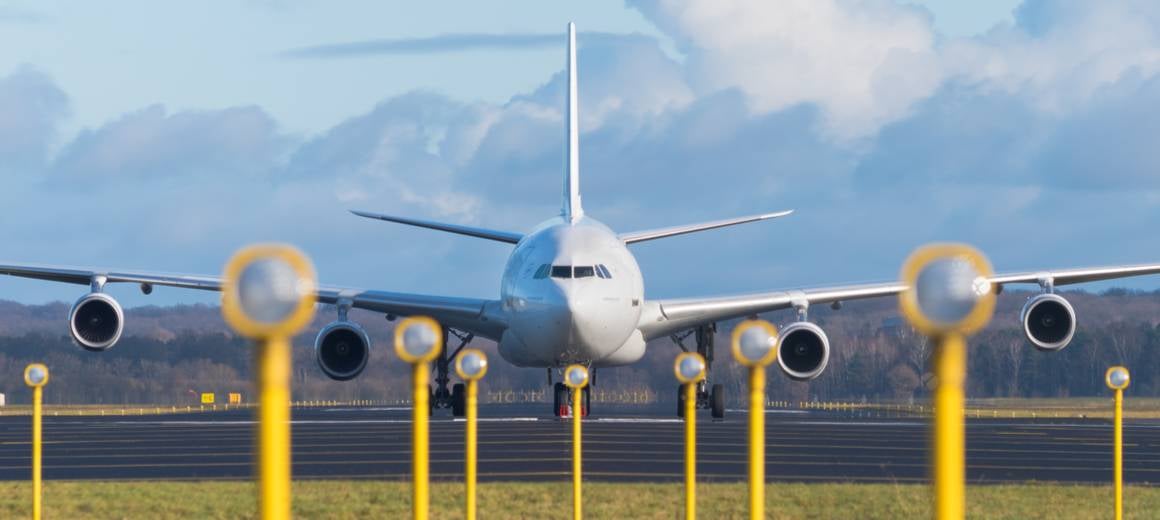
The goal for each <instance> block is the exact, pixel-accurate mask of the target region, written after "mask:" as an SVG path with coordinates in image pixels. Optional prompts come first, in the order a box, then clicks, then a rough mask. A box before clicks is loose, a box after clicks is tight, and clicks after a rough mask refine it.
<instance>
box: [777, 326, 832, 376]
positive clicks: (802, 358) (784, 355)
mask: <svg viewBox="0 0 1160 520" xmlns="http://www.w3.org/2000/svg"><path fill="white" fill-rule="evenodd" d="M829 362H830V339H829V338H827V337H826V333H825V331H823V330H822V328H821V327H819V326H817V325H814V324H813V323H810V322H808V321H799V322H796V323H791V324H789V325H788V326H787V327H785V328H783V329H782V330H781V339H780V340H779V341H778V343H777V364H778V366H780V367H781V371H782V372H785V375H787V376H789V378H790V379H793V380H795V381H809V380H811V379H814V378H816V377H818V376H819V375H821V374H822V371H824V370H825V369H826V364H828V363H829Z"/></svg>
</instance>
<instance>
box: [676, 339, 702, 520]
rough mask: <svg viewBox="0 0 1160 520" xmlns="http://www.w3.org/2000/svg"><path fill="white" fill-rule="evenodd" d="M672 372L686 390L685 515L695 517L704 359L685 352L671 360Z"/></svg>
mask: <svg viewBox="0 0 1160 520" xmlns="http://www.w3.org/2000/svg"><path fill="white" fill-rule="evenodd" d="M673 373H674V374H676V376H677V380H678V381H680V382H681V384H682V385H684V388H683V391H684V392H685V518H686V519H687V520H693V519H694V518H697V383H699V382H701V381H703V380H704V379H705V358H703V357H701V355H700V354H698V353H696V352H684V353H682V354H680V355H678V356H677V359H676V361H675V362H674V363H673Z"/></svg>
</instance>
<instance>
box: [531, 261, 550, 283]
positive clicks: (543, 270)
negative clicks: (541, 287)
mask: <svg viewBox="0 0 1160 520" xmlns="http://www.w3.org/2000/svg"><path fill="white" fill-rule="evenodd" d="M551 268H552V266H550V265H548V264H540V267H538V268H536V275H535V276H534V277H533V278H535V279H537V280H542V279H544V278H547V277H548V271H549V270H550V269H551Z"/></svg>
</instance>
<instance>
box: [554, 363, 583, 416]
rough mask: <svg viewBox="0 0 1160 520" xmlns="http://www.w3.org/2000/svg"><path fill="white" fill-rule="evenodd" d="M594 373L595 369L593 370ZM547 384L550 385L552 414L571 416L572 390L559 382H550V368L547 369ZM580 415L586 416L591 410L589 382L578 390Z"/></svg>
mask: <svg viewBox="0 0 1160 520" xmlns="http://www.w3.org/2000/svg"><path fill="white" fill-rule="evenodd" d="M593 372H594V373H595V371H593ZM548 384H549V385H551V387H552V414H553V415H555V416H556V417H561V418H562V417H571V416H572V413H573V410H572V392H573V390H572V389H571V388H568V386H567V385H565V384H564V383H561V382H558V381H557V382H556V383H555V384H552V369H551V368H549V369H548ZM580 391H581V392H583V393H582V394H581V395H580V417H588V412H590V411H592V385H591V384H589V385H587V386H585V387H584V388H583V389H581V390H580Z"/></svg>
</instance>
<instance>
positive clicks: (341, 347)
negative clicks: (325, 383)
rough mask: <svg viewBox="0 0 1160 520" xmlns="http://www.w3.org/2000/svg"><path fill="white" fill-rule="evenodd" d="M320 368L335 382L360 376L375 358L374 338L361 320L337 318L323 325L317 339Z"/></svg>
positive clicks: (315, 349) (315, 353)
mask: <svg viewBox="0 0 1160 520" xmlns="http://www.w3.org/2000/svg"><path fill="white" fill-rule="evenodd" d="M314 356H315V359H317V360H318V368H321V369H322V372H323V373H325V374H326V375H327V377H329V378H331V379H333V380H335V381H349V380H351V379H354V378H355V377H358V375H359V374H361V373H362V371H363V369H364V368H366V366H367V360H368V359H370V357H371V338H370V336H368V335H367V332H366V331H365V330H363V328H362V327H360V326H359V325H358V324H357V323H354V322H350V321H342V320H340V321H336V322H334V323H331V324H330V325H327V326H325V327H323V328H322V330H321V331H319V332H318V338H317V339H315V340H314Z"/></svg>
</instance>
